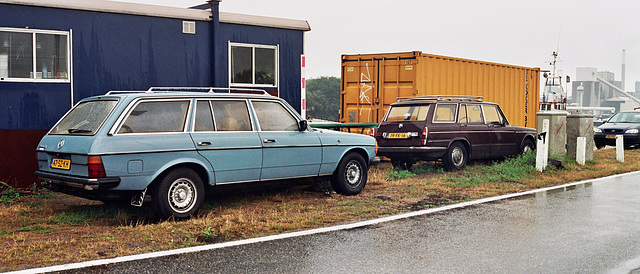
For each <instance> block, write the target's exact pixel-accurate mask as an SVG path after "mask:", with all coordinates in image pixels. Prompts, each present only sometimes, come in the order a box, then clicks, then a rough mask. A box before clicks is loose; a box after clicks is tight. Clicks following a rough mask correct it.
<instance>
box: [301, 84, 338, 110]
mask: <svg viewBox="0 0 640 274" xmlns="http://www.w3.org/2000/svg"><path fill="white" fill-rule="evenodd" d="M306 91H307V117H308V118H320V119H326V120H331V121H339V119H340V117H339V111H340V78H338V77H333V76H332V77H327V76H322V77H320V78H315V79H308V80H307V82H306Z"/></svg>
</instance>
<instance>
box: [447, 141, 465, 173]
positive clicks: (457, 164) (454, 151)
mask: <svg viewBox="0 0 640 274" xmlns="http://www.w3.org/2000/svg"><path fill="white" fill-rule="evenodd" d="M468 155H469V153H468V152H467V148H466V147H465V146H464V145H463V144H462V143H460V142H455V143H453V144H451V146H450V147H449V149H447V152H446V153H445V155H444V157H443V158H442V164H443V165H444V168H445V169H446V170H448V171H454V170H458V169H461V168H463V167H465V166H466V165H467V160H468V159H467V157H468Z"/></svg>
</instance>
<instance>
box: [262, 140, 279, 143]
mask: <svg viewBox="0 0 640 274" xmlns="http://www.w3.org/2000/svg"><path fill="white" fill-rule="evenodd" d="M263 142H265V143H267V144H268V143H275V142H276V140H275V139H264V140H263Z"/></svg>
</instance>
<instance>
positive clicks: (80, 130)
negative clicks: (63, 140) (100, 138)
mask: <svg viewBox="0 0 640 274" xmlns="http://www.w3.org/2000/svg"><path fill="white" fill-rule="evenodd" d="M67 131H68V132H69V133H89V132H93V131H92V130H88V129H79V128H70V129H67Z"/></svg>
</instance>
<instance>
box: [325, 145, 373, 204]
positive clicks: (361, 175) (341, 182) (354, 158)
mask: <svg viewBox="0 0 640 274" xmlns="http://www.w3.org/2000/svg"><path fill="white" fill-rule="evenodd" d="M367 168H368V167H367V164H366V163H365V161H364V158H362V156H361V155H360V154H358V153H355V152H351V153H348V154H347V155H345V156H344V157H343V158H342V160H340V163H339V164H338V168H336V171H335V172H334V173H333V176H331V187H333V190H334V191H335V192H336V193H339V194H342V195H346V196H351V195H356V194H358V193H360V192H362V190H363V189H364V186H365V185H366V184H367Z"/></svg>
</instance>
